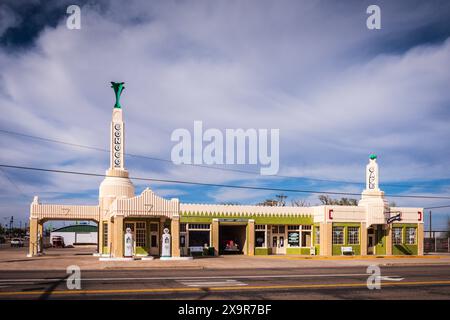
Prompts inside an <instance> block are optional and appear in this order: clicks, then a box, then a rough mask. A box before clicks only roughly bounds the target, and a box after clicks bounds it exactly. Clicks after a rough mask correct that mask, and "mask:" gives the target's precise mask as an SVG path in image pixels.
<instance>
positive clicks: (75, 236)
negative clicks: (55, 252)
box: [50, 224, 98, 246]
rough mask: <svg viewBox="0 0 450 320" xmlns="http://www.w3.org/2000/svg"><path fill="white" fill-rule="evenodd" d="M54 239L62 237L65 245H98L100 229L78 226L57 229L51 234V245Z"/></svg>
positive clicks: (83, 225)
mask: <svg viewBox="0 0 450 320" xmlns="http://www.w3.org/2000/svg"><path fill="white" fill-rule="evenodd" d="M54 237H62V239H63V240H64V245H66V246H73V245H79V244H97V241H98V229H97V227H96V226H91V225H87V224H77V225H72V226H66V227H62V228H59V229H55V230H53V231H51V232H50V244H52V245H53V239H54Z"/></svg>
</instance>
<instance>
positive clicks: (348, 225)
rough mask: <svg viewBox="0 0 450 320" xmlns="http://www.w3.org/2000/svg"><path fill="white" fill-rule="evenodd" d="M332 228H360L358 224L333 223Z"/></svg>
mask: <svg viewBox="0 0 450 320" xmlns="http://www.w3.org/2000/svg"><path fill="white" fill-rule="evenodd" d="M333 227H361V223H359V222H333Z"/></svg>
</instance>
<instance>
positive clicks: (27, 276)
mask: <svg viewBox="0 0 450 320" xmlns="http://www.w3.org/2000/svg"><path fill="white" fill-rule="evenodd" d="M369 276H370V274H368V273H367V270H366V268H365V267H339V268H320V269H318V268H314V269H313V268H311V269H304V268H302V269H258V270H243V269H241V270H239V269H235V270H210V269H205V270H179V269H178V270H177V269H171V270H155V269H152V270H100V271H81V282H80V285H81V289H73V290H69V289H68V287H67V279H68V277H69V274H67V273H66V272H65V271H2V272H1V274H0V299H183V300H185V299H193V300H199V299H227V300H230V299H320V300H323V299H447V300H448V299H450V266H448V265H434V266H432V265H426V266H425V265H424V266H417V265H415V266H390V267H388V266H384V267H381V275H380V277H381V278H380V277H374V278H373V280H380V283H381V289H373V290H369V289H368V287H367V280H368V277H369ZM69 282H70V283H72V284H76V282H73V281H69ZM372 283H374V282H372Z"/></svg>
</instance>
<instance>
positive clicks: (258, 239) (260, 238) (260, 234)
mask: <svg viewBox="0 0 450 320" xmlns="http://www.w3.org/2000/svg"><path fill="white" fill-rule="evenodd" d="M265 238H266V232H265V231H255V247H257V248H261V247H265V245H266V244H265Z"/></svg>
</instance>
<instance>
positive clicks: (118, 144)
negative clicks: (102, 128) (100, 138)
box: [113, 123, 122, 168]
mask: <svg viewBox="0 0 450 320" xmlns="http://www.w3.org/2000/svg"><path fill="white" fill-rule="evenodd" d="M121 129H122V126H121V125H120V123H114V124H113V148H114V156H113V157H114V159H113V161H114V167H115V168H120V166H121V165H122V163H121V162H120V158H121V156H120V153H121V149H122V133H121Z"/></svg>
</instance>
